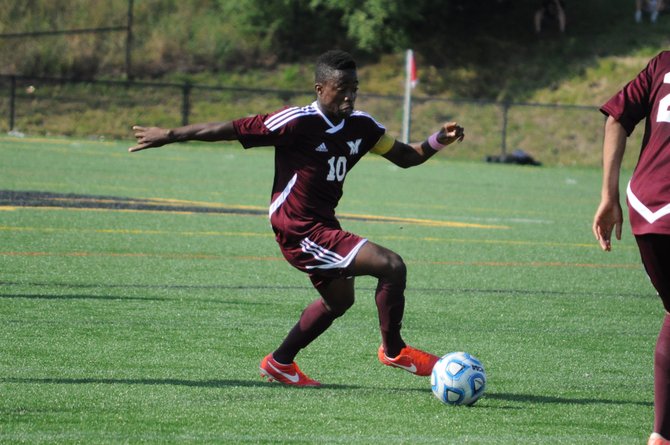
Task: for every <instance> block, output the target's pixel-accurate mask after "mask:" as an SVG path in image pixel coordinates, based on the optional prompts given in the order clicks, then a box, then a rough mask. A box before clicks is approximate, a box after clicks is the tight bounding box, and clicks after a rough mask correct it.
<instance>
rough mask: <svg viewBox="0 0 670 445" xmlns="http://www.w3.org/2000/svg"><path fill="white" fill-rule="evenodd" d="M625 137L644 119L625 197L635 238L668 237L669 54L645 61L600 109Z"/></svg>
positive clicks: (669, 214)
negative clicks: (661, 235)
mask: <svg viewBox="0 0 670 445" xmlns="http://www.w3.org/2000/svg"><path fill="white" fill-rule="evenodd" d="M600 110H601V111H602V112H603V113H604V114H606V115H609V116H612V117H613V118H614V119H616V120H617V121H619V122H620V123H621V124H622V125H623V127H624V128H625V129H626V132H627V133H628V135H629V136H630V134H631V133H632V132H633V129H634V128H635V126H636V125H637V124H638V123H639V122H640V121H641V120H642V119H646V123H645V128H644V137H643V140H642V148H641V151H640V157H639V160H638V163H637V166H636V167H635V171H634V173H633V177H632V178H631V180H630V182H629V183H628V188H627V192H626V196H627V199H628V209H629V215H630V223H631V226H632V229H633V233H634V234H635V235H644V234H649V233H657V234H670V52H668V51H664V52H661V53H660V54H658V55H657V56H656V57H654V58H653V59H651V61H650V62H649V64H648V65H647V67H646V68H645V69H643V70H642V71H641V72H640V73H639V74H638V75H637V77H635V79H633V80H632V81H630V82H629V83H628V84H627V85H626V86H625V87H623V89H622V90H621V91H619V92H618V93H617V94H615V95H614V97H612V98H611V99H610V100H609V101H607V102H606V103H605V104H604V105H603V106H602V107H601V109H600Z"/></svg>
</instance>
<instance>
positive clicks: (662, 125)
mask: <svg viewBox="0 0 670 445" xmlns="http://www.w3.org/2000/svg"><path fill="white" fill-rule="evenodd" d="M601 111H602V112H603V113H604V114H605V115H606V116H607V121H606V123H605V137H604V142H603V183H602V191H601V201H600V205H599V206H598V209H597V210H596V214H595V216H594V220H593V233H594V235H595V236H596V239H597V240H598V241H599V242H600V246H601V247H602V248H603V250H607V251H609V250H611V247H612V244H611V237H612V232H613V231H614V233H615V236H616V238H617V239H621V226H622V223H623V214H622V213H623V212H622V209H621V205H620V203H619V199H620V196H619V176H620V171H621V162H622V159H623V155H624V152H625V148H626V138H627V137H628V136H629V135H630V134H631V133H632V132H633V130H634V129H635V127H636V125H637V124H638V123H639V122H641V121H642V120H646V121H645V128H644V136H643V140H642V147H641V150H640V157H639V159H638V163H637V165H636V167H635V171H634V172H633V176H632V178H631V180H630V182H629V183H628V185H627V186H626V198H627V202H628V210H629V211H628V215H629V218H630V224H631V228H632V231H633V234H634V235H635V240H636V242H637V244H638V248H639V251H640V256H641V258H642V263H643V264H644V267H645V270H646V271H647V274H648V275H649V278H650V279H651V282H652V284H653V285H654V287H655V288H656V291H657V292H658V294H659V296H660V297H661V300H662V302H663V305H664V307H665V310H666V314H665V319H664V322H663V326H662V327H661V331H660V333H659V336H658V339H657V342H656V349H655V354H654V429H653V433H652V434H651V436H650V438H649V442H648V443H649V444H650V445H662V444H664V445H670V441H669V440H668V439H670V52H667V51H664V52H661V53H660V54H658V55H657V56H656V57H654V58H652V59H651V60H650V61H649V63H648V64H647V66H646V67H645V68H644V69H643V70H642V71H641V72H640V73H639V74H638V75H637V76H636V77H635V78H634V79H633V80H631V81H630V82H629V83H628V84H626V85H625V86H624V87H623V88H622V89H621V91H619V92H618V93H617V94H615V95H614V96H613V97H612V98H611V99H610V100H608V101H607V102H606V103H605V104H604V105H603V106H602V107H601Z"/></svg>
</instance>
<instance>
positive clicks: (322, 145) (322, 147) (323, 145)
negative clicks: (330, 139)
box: [315, 142, 328, 153]
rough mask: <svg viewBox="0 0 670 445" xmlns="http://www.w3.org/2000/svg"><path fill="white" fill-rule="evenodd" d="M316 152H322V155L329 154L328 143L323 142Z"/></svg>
mask: <svg viewBox="0 0 670 445" xmlns="http://www.w3.org/2000/svg"><path fill="white" fill-rule="evenodd" d="M315 151H318V152H321V153H326V152H328V147H326V143H325V142H322V143H321V145H319V146H318V147H316V149H315Z"/></svg>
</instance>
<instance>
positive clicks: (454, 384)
mask: <svg viewBox="0 0 670 445" xmlns="http://www.w3.org/2000/svg"><path fill="white" fill-rule="evenodd" d="M430 384H431V385H432V388H433V394H435V397H437V398H438V400H439V401H440V402H442V403H446V404H447V405H472V404H474V403H475V402H476V401H477V400H478V399H479V398H480V397H481V396H482V395H483V394H484V391H485V390H486V372H485V371H484V365H482V362H480V361H479V360H477V359H476V358H475V357H473V356H472V355H470V354H468V353H467V352H452V353H450V354H447V355H445V356H443V357H442V358H440V359H439V360H438V361H437V363H435V366H434V367H433V372H432V373H431V375H430Z"/></svg>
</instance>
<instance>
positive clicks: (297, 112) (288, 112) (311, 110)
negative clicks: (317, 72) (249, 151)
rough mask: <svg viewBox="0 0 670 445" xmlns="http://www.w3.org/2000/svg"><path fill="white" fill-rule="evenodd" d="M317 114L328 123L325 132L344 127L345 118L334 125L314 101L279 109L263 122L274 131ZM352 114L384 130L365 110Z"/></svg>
mask: <svg viewBox="0 0 670 445" xmlns="http://www.w3.org/2000/svg"><path fill="white" fill-rule="evenodd" d="M315 114H318V115H320V116H321V117H322V118H323V120H324V121H326V123H327V124H328V126H329V127H330V128H329V129H328V130H326V132H327V133H330V134H333V133H337V132H338V131H340V130H341V129H342V128H344V123H345V122H346V119H343V120H342V121H341V122H340V123H339V124H338V125H334V124H333V123H332V122H331V121H330V119H328V117H327V116H326V115H325V114H323V113H322V112H321V110H320V109H319V106H318V104H317V103H316V101H314V102H312V103H311V104H310V105H306V106H304V107H290V108H287V109H285V110H282V111H280V112H279V113H277V114H274V115H272V116H270V117H268V118H267V119H266V120H265V122H263V123H264V124H265V127H266V128H267V129H268V130H270V131H275V130H277V129H278V128H281V127H283V126H284V125H286V124H287V123H288V122H290V121H292V120H293V119H297V118H299V117H303V116H312V115H315ZM351 115H352V116H361V117H366V118H368V119H370V120H371V121H372V122H374V123H375V124H376V125H377V126H378V127H379V128H381V129H382V130H386V127H384V126H383V125H382V124H380V123H379V122H377V120H376V119H375V118H374V117H372V116H371V115H369V114H368V113H366V112H365V111H358V110H354V112H353V113H351Z"/></svg>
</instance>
